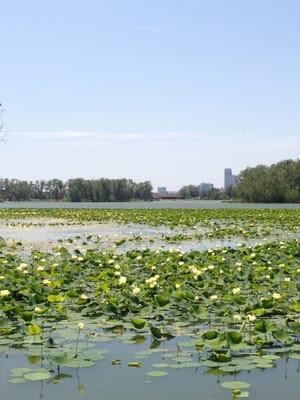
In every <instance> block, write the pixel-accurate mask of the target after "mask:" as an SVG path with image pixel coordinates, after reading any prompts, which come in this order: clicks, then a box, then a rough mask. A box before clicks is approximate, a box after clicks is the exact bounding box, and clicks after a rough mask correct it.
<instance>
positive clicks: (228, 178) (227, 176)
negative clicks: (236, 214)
mask: <svg viewBox="0 0 300 400" xmlns="http://www.w3.org/2000/svg"><path fill="white" fill-rule="evenodd" d="M235 185H236V175H233V174H232V170H231V168H225V169H224V189H225V190H226V189H228V188H230V187H234V186H235Z"/></svg>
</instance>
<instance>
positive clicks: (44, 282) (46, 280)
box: [43, 279, 51, 285]
mask: <svg viewBox="0 0 300 400" xmlns="http://www.w3.org/2000/svg"><path fill="white" fill-rule="evenodd" d="M50 282H51V281H50V280H49V279H44V280H43V284H44V285H49V283H50Z"/></svg>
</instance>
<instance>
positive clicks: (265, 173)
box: [179, 159, 300, 203]
mask: <svg viewBox="0 0 300 400" xmlns="http://www.w3.org/2000/svg"><path fill="white" fill-rule="evenodd" d="M179 193H180V194H181V195H182V197H183V198H184V199H192V198H200V199H206V200H226V199H227V200H240V201H244V202H249V203H299V202H300V160H299V159H298V160H284V161H280V162H278V163H276V164H272V165H271V166H266V165H257V166H256V167H252V168H250V167H248V168H246V169H244V170H243V171H241V172H240V174H239V175H238V177H237V184H236V186H235V187H229V188H227V189H226V190H221V189H217V188H213V189H211V190H208V191H205V192H200V191H199V188H198V187H197V186H195V185H186V186H183V187H182V188H181V189H180V191H179Z"/></svg>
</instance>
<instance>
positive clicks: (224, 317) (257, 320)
mask: <svg viewBox="0 0 300 400" xmlns="http://www.w3.org/2000/svg"><path fill="white" fill-rule="evenodd" d="M127 211H128V212H127ZM176 213H177V214H176ZM21 217H24V218H25V217H28V218H29V217H30V218H33V217H34V218H37V217H41V218H42V217H45V218H46V217H47V218H50V217H51V218H53V219H54V220H55V218H59V219H62V218H67V219H69V221H71V222H72V221H73V222H76V224H78V223H82V224H85V223H86V221H94V220H96V221H101V222H106V221H110V220H113V221H117V222H121V223H128V222H134V223H147V224H152V225H156V224H157V225H159V224H165V225H169V226H172V227H174V228H175V227H179V226H181V227H182V226H184V227H189V228H191V227H193V226H198V224H199V223H201V224H203V226H205V227H207V228H209V229H217V230H216V231H213V230H211V231H210V230H204V231H203V233H201V237H202V235H209V232H219V233H220V229H221V225H222V229H224V236H231V235H235V234H238V235H244V236H245V235H246V233H245V232H247V235H249V236H250V237H254V236H255V235H262V237H265V236H267V235H269V234H270V232H271V231H274V229H278V228H279V227H281V228H282V229H285V230H287V231H288V232H293V233H296V232H299V212H298V211H297V210H284V211H282V210H264V211H261V210H234V211H232V210H180V211H178V210H164V211H161V210H151V212H150V210H122V211H121V210H89V211H86V210H9V211H8V210H1V211H0V218H16V219H17V218H21ZM71 222H68V223H71ZM25 223H26V219H25V220H24V222H23V224H25ZM59 223H60V224H63V222H62V221H61V220H60V222H59ZM231 224H233V225H231ZM193 229H194V228H193ZM195 229H196V228H195ZM241 229H242V230H243V232H244V233H241ZM237 232H238V233H237ZM196 234H197V233H195V235H196ZM247 235H246V236H247ZM199 238H200V236H199ZM77 239H78V238H77ZM77 239H75V240H73V239H72V240H71V239H69V240H68V241H67V242H63V241H61V242H59V243H56V244H55V246H54V247H53V250H51V251H50V250H49V251H42V250H41V249H38V248H35V249H33V250H32V251H26V252H25V253H24V252H19V251H18V248H19V247H22V243H18V244H17V243H14V244H13V245H12V244H8V243H6V241H5V240H3V241H1V242H0V313H1V318H0V348H1V351H2V352H3V353H6V354H13V352H16V351H17V352H18V353H21V354H24V355H27V356H28V361H29V363H30V364H31V367H32V368H27V367H24V368H23V367H20V368H14V369H12V371H11V375H10V377H9V382H10V383H15V384H22V383H26V382H34V381H48V382H52V383H61V382H63V381H64V380H65V379H67V378H68V377H70V376H72V375H70V374H69V372H70V371H72V369H73V370H78V369H80V368H91V367H93V366H94V365H95V364H96V363H98V362H100V361H102V360H105V359H106V360H107V358H108V357H107V354H109V350H108V348H100V346H101V345H102V344H105V343H109V342H113V343H115V342H116V341H118V343H119V344H120V345H124V346H137V345H143V344H144V345H147V344H148V343H150V348H149V349H146V350H144V351H138V352H136V354H135V356H134V357H132V358H131V359H130V360H124V363H123V362H122V361H123V360H121V358H119V357H117V356H115V355H114V356H113V357H112V358H110V359H109V363H110V365H113V366H120V367H124V366H125V367H126V368H127V367H128V368H132V369H134V368H137V369H141V370H142V371H143V372H144V377H145V379H147V376H148V377H153V378H155V377H164V376H167V375H168V374H169V373H171V371H172V370H174V369H175V370H176V369H191V370H198V369H199V368H201V369H202V370H203V371H205V372H206V373H207V374H213V375H217V376H231V375H238V374H239V373H241V372H242V371H250V370H260V371H263V370H265V369H272V368H275V367H276V364H277V362H278V360H280V359H281V357H287V356H288V357H289V358H290V359H292V360H296V361H297V360H299V359H300V302H299V290H300V246H299V240H298V239H297V238H294V239H291V238H287V239H286V240H281V241H276V240H274V241H273V242H271V243H265V242H264V241H263V240H262V243H260V244H257V245H256V246H252V247H251V246H248V245H246V244H242V243H241V244H240V245H238V246H237V247H236V248H231V247H222V248H214V249H209V250H206V251H188V252H184V251H181V250H176V249H163V248H159V249H154V250H151V249H150V248H144V249H134V248H133V249H131V250H128V251H126V252H123V253H119V252H117V250H116V249H114V248H112V249H108V250H102V249H99V248H97V247H96V248H91V247H89V246H88V245H89V244H90V243H95V237H94V236H92V235H91V236H88V237H85V243H84V244H81V245H77V244H76V243H77V242H76V240H77ZM173 239H174V241H178V242H180V241H181V240H185V237H184V236H180V235H177V236H174V238H173ZM136 240H137V239H136ZM168 240H169V239H168ZM137 241H139V240H137ZM74 243H75V244H76V245H74ZM116 244H117V246H121V245H122V243H121V241H120V240H119V242H117V243H116ZM172 346H173V347H172ZM153 355H156V359H155V360H154V361H152V362H151V364H152V368H153V370H152V371H149V370H148V372H147V369H146V368H147V367H148V366H147V365H144V362H143V361H142V360H143V359H147V358H150V357H152V356H153ZM158 355H159V356H160V359H157V357H158ZM116 369H117V368H116ZM173 372H174V373H175V372H176V371H173ZM137 373H138V372H137ZM221 386H222V387H224V388H225V389H229V390H231V391H232V396H233V398H236V399H238V398H243V397H248V396H249V393H248V392H247V391H244V390H245V389H248V388H249V384H248V383H247V382H240V381H233V382H229V381H224V382H222V383H221Z"/></svg>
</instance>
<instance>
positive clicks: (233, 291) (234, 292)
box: [232, 287, 241, 294]
mask: <svg viewBox="0 0 300 400" xmlns="http://www.w3.org/2000/svg"><path fill="white" fill-rule="evenodd" d="M240 291H241V288H239V287H236V288H233V289H232V294H238V293H240Z"/></svg>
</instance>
